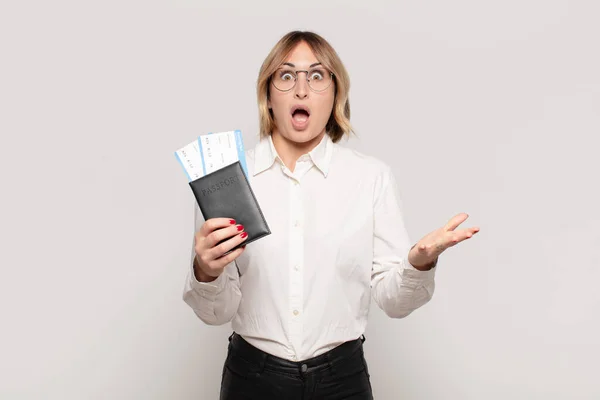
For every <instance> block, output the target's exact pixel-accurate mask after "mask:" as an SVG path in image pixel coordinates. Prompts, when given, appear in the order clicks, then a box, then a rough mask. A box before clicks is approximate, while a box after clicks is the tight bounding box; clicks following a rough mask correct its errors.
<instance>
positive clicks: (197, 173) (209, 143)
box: [175, 130, 248, 182]
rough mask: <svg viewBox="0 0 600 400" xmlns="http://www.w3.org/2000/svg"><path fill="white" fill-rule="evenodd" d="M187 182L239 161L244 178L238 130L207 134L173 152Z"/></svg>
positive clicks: (242, 148)
mask: <svg viewBox="0 0 600 400" xmlns="http://www.w3.org/2000/svg"><path fill="white" fill-rule="evenodd" d="M175 157H176V158H177V160H178V161H179V164H181V166H182V168H183V170H184V172H185V174H186V176H187V178H188V181H189V182H191V181H194V180H196V179H198V178H201V177H203V176H204V175H207V174H210V173H211V172H214V171H216V170H218V169H220V168H223V167H225V166H227V165H230V164H233V163H234V162H236V161H239V162H240V164H241V166H242V169H243V170H244V173H245V174H246V176H248V168H247V166H246V155H245V152H244V142H243V140H242V132H241V131H240V130H235V131H228V132H218V133H209V134H206V135H201V136H199V137H198V139H197V140H194V141H193V142H191V143H188V144H187V145H186V146H184V147H182V148H180V149H179V150H177V151H175Z"/></svg>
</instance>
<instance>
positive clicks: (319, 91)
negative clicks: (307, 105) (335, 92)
mask: <svg viewBox="0 0 600 400" xmlns="http://www.w3.org/2000/svg"><path fill="white" fill-rule="evenodd" d="M280 69H284V67H279V68H277V69H276V70H275V71H274V72H273V73H272V74H271V78H270V80H271V83H272V84H273V87H275V89H277V90H279V91H280V92H289V91H290V90H292V89H293V88H295V87H296V84H297V83H298V73H299V72H304V73H305V74H306V83H307V84H308V87H309V88H310V90H312V91H313V92H315V93H321V92H324V91H326V90H327V89H329V87H330V86H331V83H329V85H328V86H327V87H326V88H325V89H321V90H315V89H314V88H313V87H312V86H310V79H309V78H308V73H309V71H307V70H305V69H296V70H294V69H290V71H292V72H293V73H294V74H295V75H296V76H295V77H294V84H293V85H292V87H291V88H289V89H287V90H281V89H279V88H278V87H277V85H275V83H274V82H273V75H275V72H277V71H279V70H280ZM323 69H325V71H327V72H329V75H330V76H331V82H333V81H334V78H335V74H334V73H333V72H331V71H329V70H328V69H327V68H323Z"/></svg>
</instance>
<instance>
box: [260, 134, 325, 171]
mask: <svg viewBox="0 0 600 400" xmlns="http://www.w3.org/2000/svg"><path fill="white" fill-rule="evenodd" d="M324 135H325V130H323V132H321V133H320V134H319V135H317V136H315V137H314V138H313V139H311V140H309V141H307V142H303V143H300V142H294V141H292V140H289V139H287V138H285V137H284V136H283V135H281V134H280V133H279V132H277V131H273V134H272V135H271V137H272V139H273V145H274V146H275V150H277V154H278V155H279V157H280V158H281V160H282V161H283V163H284V164H285V166H286V167H287V168H288V169H289V170H290V171H292V172H293V171H294V168H295V167H296V161H297V160H298V159H299V158H300V157H301V156H302V155H304V154H307V153H308V152H310V151H311V150H312V149H314V148H315V147H317V146H318V144H319V143H320V142H321V140H322V139H323V136H324Z"/></svg>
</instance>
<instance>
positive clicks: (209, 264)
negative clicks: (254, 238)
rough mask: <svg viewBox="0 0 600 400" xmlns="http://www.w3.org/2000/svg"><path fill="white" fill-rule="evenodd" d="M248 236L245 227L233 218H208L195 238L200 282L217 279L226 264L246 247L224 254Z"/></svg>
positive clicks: (195, 265)
mask: <svg viewBox="0 0 600 400" xmlns="http://www.w3.org/2000/svg"><path fill="white" fill-rule="evenodd" d="M247 237H248V234H247V233H246V232H244V227H243V226H242V225H238V224H236V222H235V221H234V220H233V219H230V218H211V219H208V220H206V221H205V222H204V224H202V227H201V228H200V229H199V230H198V232H196V235H195V240H194V249H195V251H196V257H195V262H194V273H195V274H196V279H197V280H198V281H200V282H210V281H214V280H215V279H217V277H218V276H219V275H221V273H222V272H223V270H224V269H225V266H227V264H229V263H230V262H232V261H233V260H235V259H236V258H238V257H239V256H240V254H242V253H243V252H244V247H240V248H237V249H235V250H234V251H232V252H231V253H229V254H227V255H226V256H223V254H225V253H226V252H228V251H229V250H231V249H232V248H234V247H235V246H237V245H238V244H240V243H242V242H243V241H245V240H246V238H247ZM225 239H227V240H225ZM222 240H224V241H223V243H220V244H217V243H219V242H221V241H222Z"/></svg>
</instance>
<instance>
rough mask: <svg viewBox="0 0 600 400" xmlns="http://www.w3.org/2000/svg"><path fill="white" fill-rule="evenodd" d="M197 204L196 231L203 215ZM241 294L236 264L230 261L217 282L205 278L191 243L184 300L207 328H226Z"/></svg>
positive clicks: (195, 212) (195, 214)
mask: <svg viewBox="0 0 600 400" xmlns="http://www.w3.org/2000/svg"><path fill="white" fill-rule="evenodd" d="M199 211H200V210H199V208H198V206H197V205H196V207H195V210H194V221H195V222H194V232H197V231H198V230H199V229H200V227H201V226H202V223H203V221H202V219H201V214H200V212H199ZM241 298H242V294H241V292H240V281H239V275H238V269H237V266H236V264H235V261H232V262H230V263H229V264H227V266H226V267H225V268H224V270H223V272H222V273H221V274H220V275H219V276H218V277H217V278H216V279H215V278H212V277H208V276H204V275H203V274H202V273H201V270H200V268H199V266H198V264H197V258H196V251H195V249H194V245H193V244H192V255H191V260H190V265H189V268H188V273H187V278H186V281H185V287H184V290H183V300H184V301H185V302H186V303H187V304H188V305H189V306H190V307H191V308H192V310H194V313H196V315H197V316H198V318H200V319H201V320H202V321H203V322H204V323H206V324H208V325H223V324H225V323H227V322H229V321H231V319H232V318H233V316H234V315H235V313H236V312H237V309H238V306H239V304H240V300H241Z"/></svg>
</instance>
